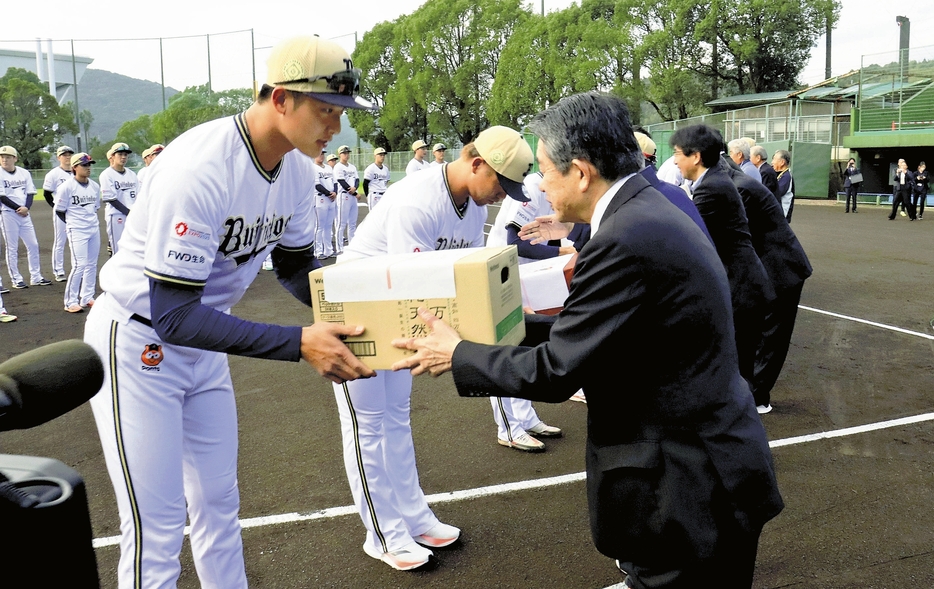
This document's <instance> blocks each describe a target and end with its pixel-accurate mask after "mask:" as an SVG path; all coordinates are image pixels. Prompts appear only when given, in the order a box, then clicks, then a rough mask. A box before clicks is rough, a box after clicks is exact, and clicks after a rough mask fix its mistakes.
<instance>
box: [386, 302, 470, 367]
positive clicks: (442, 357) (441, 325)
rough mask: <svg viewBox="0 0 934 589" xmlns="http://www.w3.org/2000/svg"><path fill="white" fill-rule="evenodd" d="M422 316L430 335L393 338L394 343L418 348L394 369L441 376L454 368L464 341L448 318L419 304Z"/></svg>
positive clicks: (408, 348) (412, 348) (407, 348)
mask: <svg viewBox="0 0 934 589" xmlns="http://www.w3.org/2000/svg"><path fill="white" fill-rule="evenodd" d="M418 316H419V317H420V318H421V319H422V321H424V322H425V323H426V324H427V325H428V329H429V330H430V331H431V333H430V334H428V336H426V337H412V338H401V339H394V340H392V345H394V346H395V347H397V348H401V349H404V350H415V352H416V354H415V355H414V356H411V357H409V358H406V359H404V360H399V361H398V362H396V363H395V364H393V365H392V369H393V370H403V369H406V368H408V369H411V371H412V375H413V376H418V375H419V374H424V373H425V372H428V373H430V374H431V375H432V376H439V375H441V374H444V373H445V372H448V371H449V370H451V359H452V358H453V357H454V349H455V348H456V347H457V344H459V343H461V336H460V335H458V333H457V332H456V331H455V330H454V328H452V327H451V326H450V325H448V324H447V323H445V322H444V321H442V320H440V319H438V318H437V317H435V315H434V314H432V313H431V312H430V311H429V310H428V309H426V308H424V307H419V309H418Z"/></svg>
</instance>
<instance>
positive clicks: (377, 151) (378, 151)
mask: <svg viewBox="0 0 934 589" xmlns="http://www.w3.org/2000/svg"><path fill="white" fill-rule="evenodd" d="M385 154H386V150H385V149H383V148H382V147H377V148H376V149H375V150H373V155H385Z"/></svg>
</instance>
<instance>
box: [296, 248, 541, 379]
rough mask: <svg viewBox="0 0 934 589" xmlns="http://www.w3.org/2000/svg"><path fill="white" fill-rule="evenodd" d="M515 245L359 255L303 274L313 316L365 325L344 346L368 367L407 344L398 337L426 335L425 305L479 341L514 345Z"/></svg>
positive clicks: (519, 319) (399, 355)
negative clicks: (397, 343)
mask: <svg viewBox="0 0 934 589" xmlns="http://www.w3.org/2000/svg"><path fill="white" fill-rule="evenodd" d="M518 260H519V257H518V254H517V252H516V248H515V246H508V247H495V248H494V247H490V248H473V249H462V250H443V251H436V252H422V253H412V254H394V255H387V256H377V257H372V258H363V259H358V260H354V261H349V262H344V263H338V264H335V265H333V266H327V267H325V268H319V269H318V270H315V271H314V272H311V273H310V274H309V280H310V281H311V297H312V301H313V308H314V314H315V323H318V322H321V321H323V322H328V323H341V324H344V325H363V326H364V327H366V331H365V332H364V333H363V335H361V336H357V337H349V338H347V340H346V341H345V343H346V344H347V347H349V348H350V350H351V351H352V352H353V353H354V354H355V355H356V356H357V357H358V358H360V359H361V360H362V361H363V362H364V363H365V364H366V365H367V366H369V367H370V368H373V369H374V370H379V369H388V368H390V367H391V366H392V365H393V364H394V363H395V362H398V361H399V360H401V359H403V358H405V357H407V356H410V355H411V354H412V353H413V352H410V351H408V350H400V349H397V348H394V347H393V346H392V345H391V343H390V342H392V340H394V339H397V338H407V337H424V336H425V335H427V334H428V327H427V326H426V325H425V323H424V322H423V321H422V320H421V319H419V318H418V315H417V313H416V311H417V309H418V307H420V306H424V307H427V308H428V309H430V310H431V311H432V312H433V313H434V314H435V315H437V316H438V317H440V318H441V319H443V320H444V321H445V322H446V323H447V324H448V325H450V326H452V327H453V328H454V329H456V330H457V331H458V333H460V335H461V337H463V338H464V339H465V340H470V341H473V342H477V343H483V344H503V345H516V344H518V343H519V342H521V341H522V339H523V338H524V337H525V321H524V319H523V316H522V294H521V290H520V286H519V267H518Z"/></svg>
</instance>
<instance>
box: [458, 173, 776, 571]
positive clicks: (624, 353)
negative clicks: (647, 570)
mask: <svg viewBox="0 0 934 589" xmlns="http://www.w3.org/2000/svg"><path fill="white" fill-rule="evenodd" d="M677 211H678V209H677V208H676V207H675V206H674V205H672V204H671V203H670V202H668V200H667V199H666V198H665V197H664V196H662V195H661V194H660V193H659V192H658V191H656V190H655V189H654V188H652V187H651V186H650V185H649V184H648V182H647V181H646V180H645V179H644V178H642V177H641V176H639V175H636V176H633V177H632V178H630V179H629V180H628V181H627V182H626V183H625V184H624V185H623V187H622V189H621V190H620V191H619V192H618V193H617V194H616V196H615V197H614V198H613V200H612V201H611V203H610V206H609V208H608V209H607V212H606V214H605V216H604V217H603V220H602V223H601V225H600V228H599V230H598V231H597V232H596V233H595V234H594V235H593V236H592V237H591V239H590V241H589V242H588V243H587V245H586V246H585V247H584V248H583V249H582V250H581V252H580V257H579V258H578V261H577V265H576V267H575V272H574V278H573V279H572V281H571V285H570V294H569V296H568V298H567V301H566V303H565V307H564V310H562V311H561V313H559V314H558V315H557V320H556V321H555V323H554V326H553V327H552V329H551V334H550V339H549V341H547V342H545V343H542V344H541V345H538V346H536V347H534V348H528V347H498V346H487V345H481V344H475V343H471V342H461V343H460V344H459V345H458V346H457V349H456V350H455V353H454V358H453V375H454V382H455V384H456V386H457V389H458V392H459V393H460V394H461V395H463V396H489V395H496V396H506V397H508V396H512V397H522V398H526V399H531V400H534V401H548V402H560V401H564V400H566V399H567V398H568V397H570V396H571V395H572V394H573V393H574V391H576V390H577V389H578V388H583V389H584V391H585V392H586V394H587V409H588V432H587V494H588V503H589V508H590V520H591V530H592V533H593V537H594V543H595V544H596V546H597V548H598V549H599V550H600V551H601V552H603V553H604V554H606V555H608V556H611V557H613V558H618V559H620V560H624V561H628V562H634V563H638V564H640V565H644V566H653V565H654V566H677V564H678V563H684V562H687V561H692V562H693V561H694V559H697V558H705V557H708V556H710V555H711V554H712V553H713V551H714V548H715V547H716V545H717V541H718V536H719V533H720V531H721V530H722V529H724V526H725V525H726V524H725V523H724V522H727V521H728V522H729V525H732V526H734V527H735V525H736V522H739V523H740V524H741V525H742V526H745V527H748V528H749V529H751V530H758V529H759V527H761V525H762V524H763V523H764V522H765V521H767V520H768V519H770V518H771V517H773V516H775V515H776V514H777V513H778V512H779V511H780V510H781V508H782V501H781V497H780V496H779V493H778V488H777V485H776V482H775V475H774V472H773V466H772V459H771V454H770V451H769V448H768V442H767V440H766V436H765V431H764V429H763V427H762V423H761V421H760V419H759V416H758V414H757V413H756V409H755V404H754V402H753V398H752V395H751V394H750V393H749V388H748V386H747V385H746V382H745V381H744V380H743V379H742V377H741V376H740V374H739V369H738V366H737V356H736V346H735V343H734V340H733V323H732V315H731V312H730V294H729V284H728V282H727V277H726V273H725V271H724V269H723V265H722V264H721V263H720V260H719V258H718V256H717V253H716V251H715V250H714V248H713V246H712V245H711V243H710V241H709V240H708V239H707V238H706V236H705V235H704V234H703V233H702V232H701V230H700V229H699V228H698V226H697V225H696V224H695V223H694V222H693V221H691V219H690V218H689V217H688V216H687V215H682V214H679V213H677Z"/></svg>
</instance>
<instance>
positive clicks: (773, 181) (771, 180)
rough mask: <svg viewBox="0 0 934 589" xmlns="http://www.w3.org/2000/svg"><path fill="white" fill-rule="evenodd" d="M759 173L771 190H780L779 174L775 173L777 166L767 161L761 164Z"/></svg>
mask: <svg viewBox="0 0 934 589" xmlns="http://www.w3.org/2000/svg"><path fill="white" fill-rule="evenodd" d="M759 175H761V176H762V184H763V185H764V186H765V187H766V188H768V189H769V191H770V192H772V193H774V192H775V191H776V190H778V174H776V173H775V168H773V167H772V164H770V163H768V162H765V163H764V164H762V165H761V166H759Z"/></svg>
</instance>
